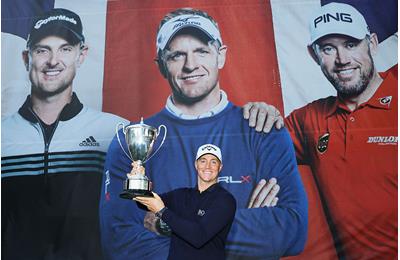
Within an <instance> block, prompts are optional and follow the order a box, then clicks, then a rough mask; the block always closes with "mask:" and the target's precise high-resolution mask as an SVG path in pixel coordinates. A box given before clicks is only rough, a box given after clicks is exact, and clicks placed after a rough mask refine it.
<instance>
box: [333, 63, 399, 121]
mask: <svg viewBox="0 0 400 260" xmlns="http://www.w3.org/2000/svg"><path fill="white" fill-rule="evenodd" d="M379 75H380V76H381V78H382V79H383V81H382V83H381V85H380V86H379V88H378V89H377V90H376V91H375V93H374V95H373V96H372V97H371V98H370V99H369V100H368V101H367V102H365V103H363V104H361V105H360V106H359V107H358V108H357V109H360V108H362V107H364V106H371V107H375V108H381V109H387V110H389V109H391V108H392V107H393V106H395V105H394V104H395V103H397V102H393V101H394V99H395V98H397V95H395V93H394V89H393V82H397V79H396V78H395V76H394V75H393V73H391V72H390V70H388V71H386V72H381V73H379ZM339 110H344V111H348V112H351V111H350V110H349V108H348V107H347V106H346V104H345V103H344V102H343V101H342V100H341V99H340V98H339V97H337V98H336V99H335V102H334V103H333V104H332V106H330V108H329V109H328V113H327V117H329V116H332V115H333V114H335V113H336V112H337V111H339Z"/></svg>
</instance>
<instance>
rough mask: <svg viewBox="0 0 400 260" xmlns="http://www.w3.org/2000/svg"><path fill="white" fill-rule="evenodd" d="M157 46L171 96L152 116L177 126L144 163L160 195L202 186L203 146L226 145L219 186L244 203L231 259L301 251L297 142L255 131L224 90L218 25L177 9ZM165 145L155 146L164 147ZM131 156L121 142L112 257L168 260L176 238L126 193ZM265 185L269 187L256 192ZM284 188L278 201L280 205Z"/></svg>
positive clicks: (108, 245)
mask: <svg viewBox="0 0 400 260" xmlns="http://www.w3.org/2000/svg"><path fill="white" fill-rule="evenodd" d="M156 45H157V61H158V66H159V69H160V72H161V73H162V75H163V76H164V77H165V78H166V79H167V80H168V82H169V84H170V87H171V90H172V93H171V95H170V97H169V98H168V99H167V103H166V107H165V109H163V110H162V111H160V112H159V113H157V114H155V115H154V116H152V117H150V118H148V119H146V120H145V123H146V124H148V125H151V126H161V125H164V126H165V127H166V129H168V134H167V136H166V138H165V141H164V144H163V146H162V148H161V149H160V150H159V152H158V153H156V154H154V156H153V157H152V158H151V159H150V160H147V161H146V163H145V168H146V175H147V176H149V178H150V179H151V181H152V182H153V190H154V191H155V192H157V193H166V192H169V191H171V190H174V189H177V188H182V187H194V186H195V185H196V183H197V173H196V171H195V170H194V168H193V164H192V163H193V161H195V159H196V158H195V156H194V155H195V151H196V149H197V148H198V147H200V146H201V145H202V144H205V143H212V144H215V145H216V146H218V147H223V148H224V150H223V153H222V157H223V158H224V162H225V164H224V168H223V170H222V171H221V172H220V174H219V177H218V179H217V180H218V182H219V185H221V186H222V187H223V188H224V189H226V190H227V191H229V192H230V193H231V194H232V195H233V196H234V198H235V200H236V207H237V211H236V214H235V218H234V221H233V223H232V228H231V230H230V232H229V234H228V237H227V243H226V256H227V258H228V259H229V258H231V259H232V258H251V259H271V258H272V259H277V258H279V257H281V256H285V255H295V254H299V253H300V252H301V251H302V250H303V248H304V244H305V241H306V236H307V206H308V205H307V199H306V194H305V191H304V187H303V184H302V182H301V179H300V176H299V173H298V171H297V164H296V159H295V156H294V150H293V144H292V142H291V139H290V136H289V134H288V132H287V131H286V129H282V130H280V131H277V130H276V129H272V131H271V132H270V133H268V134H265V133H259V132H257V131H256V130H255V129H254V128H251V127H249V124H248V121H247V120H245V119H244V118H243V110H242V108H240V107H237V106H235V105H234V104H232V103H231V102H229V101H228V97H227V95H226V93H225V92H224V91H223V90H221V88H220V84H219V70H220V69H222V68H223V67H224V64H225V57H226V53H227V46H226V45H224V44H223V41H222V37H221V35H220V31H219V28H218V25H217V24H216V22H215V21H214V20H213V19H212V18H211V17H210V16H209V15H208V14H206V13H205V12H203V11H200V10H194V9H189V8H186V9H178V10H175V11H173V12H171V13H169V14H167V15H166V16H165V17H164V18H163V20H162V21H161V24H160V27H159V30H158V33H157V43H156ZM121 132H122V131H120V132H119V133H118V135H117V137H118V138H121V139H122V140H124V141H125V142H124V141H122V140H121V141H122V144H123V146H124V148H127V147H128V146H129V142H128V144H127V145H126V143H127V140H126V139H124V138H123V137H124V136H123V134H122V133H121ZM125 138H126V137H125ZM161 142H162V141H161V140H156V141H155V147H159V145H160V143H161ZM132 159H134V158H132ZM132 159H130V158H128V156H127V155H126V154H124V152H123V150H122V149H121V146H120V144H119V143H118V140H117V138H114V140H113V141H112V143H111V145H110V148H109V151H108V154H107V158H106V165H105V175H104V185H103V189H102V194H101V196H102V199H101V202H100V218H101V230H102V245H103V249H104V253H105V256H106V258H108V259H128V258H135V259H136V258H137V259H157V260H159V259H166V258H167V256H168V252H169V246H170V238H169V237H168V236H163V235H158V234H157V233H156V232H154V231H155V230H154V229H153V226H152V225H151V224H150V225H149V224H146V225H145V223H144V222H146V221H148V217H149V215H150V214H153V213H148V212H146V211H145V210H143V209H141V208H140V207H138V205H137V204H136V203H133V202H132V201H131V200H126V199H121V198H120V197H119V196H120V194H121V192H123V190H124V189H123V183H124V182H125V181H126V178H127V175H126V174H127V173H129V172H131V170H132V167H131V163H132ZM276 183H278V184H279V187H280V190H279V189H278V186H277V185H276ZM256 185H261V186H263V185H264V188H263V189H261V190H260V189H258V188H256V189H254V187H255V186H256ZM257 187H258V186H257ZM273 187H275V188H273ZM125 188H126V186H125ZM128 188H129V187H128ZM278 190H279V201H278V202H277V201H276V200H274V201H273V200H271V199H270V198H271V197H272V198H274V197H275V196H276V193H277V192H278ZM253 193H256V194H253ZM260 194H261V195H260ZM254 197H256V198H257V199H256V200H257V203H253V202H254V201H253V199H254ZM260 198H262V199H261V200H260ZM249 201H250V203H249ZM172 232H173V233H174V232H175V231H174V227H173V226H172Z"/></svg>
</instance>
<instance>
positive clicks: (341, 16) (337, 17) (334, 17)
mask: <svg viewBox="0 0 400 260" xmlns="http://www.w3.org/2000/svg"><path fill="white" fill-rule="evenodd" d="M331 21H337V22H345V23H352V22H353V19H351V15H350V14H346V13H335V14H329V13H327V14H323V15H321V16H318V17H317V18H315V19H314V28H317V26H318V24H319V23H329V22H331Z"/></svg>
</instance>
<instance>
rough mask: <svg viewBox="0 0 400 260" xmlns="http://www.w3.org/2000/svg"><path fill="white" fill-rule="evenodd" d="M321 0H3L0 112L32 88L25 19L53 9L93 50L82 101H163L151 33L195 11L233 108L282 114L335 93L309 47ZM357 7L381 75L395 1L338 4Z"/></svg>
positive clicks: (114, 107) (118, 105) (126, 111)
mask: <svg viewBox="0 0 400 260" xmlns="http://www.w3.org/2000/svg"><path fill="white" fill-rule="evenodd" d="M328 2H331V1H322V2H321V1H318V0H284V1H281V0H270V1H267V0H266V1H257V0H248V1H245V0H231V1H217V0H216V1H209V0H208V1H206V0H203V1H183V0H180V1H178V0H165V1H124V0H119V1H109V2H107V1H100V0H93V1H51V0H40V1H25V0H2V20H1V21H2V60H1V62H2V68H3V69H2V74H1V76H2V89H1V93H2V116H4V115H7V114H10V113H12V112H14V111H16V110H17V109H18V108H19V106H20V105H21V104H22V102H23V101H24V99H25V97H26V95H27V94H28V93H29V90H30V85H29V80H28V78H27V73H26V71H25V67H24V66H23V63H22V58H21V52H22V50H23V49H24V48H25V39H26V37H27V35H28V30H29V25H30V22H31V18H32V17H34V16H35V14H37V13H40V12H42V11H44V10H48V9H50V8H53V7H64V8H69V9H71V10H74V11H75V12H77V13H78V14H79V15H80V16H81V18H82V21H83V25H84V33H85V36H86V39H87V43H88V44H89V47H90V50H89V55H88V58H87V59H86V61H85V63H84V64H83V66H82V67H81V68H80V71H79V72H78V74H77V78H76V80H75V82H74V90H75V91H76V92H77V93H78V96H79V98H80V99H81V100H82V101H83V103H85V104H86V105H88V106H91V107H94V108H97V109H102V110H104V111H107V112H112V113H116V114H119V115H121V116H123V117H125V118H128V119H130V120H135V121H136V120H138V119H139V118H140V117H141V116H149V115H151V114H153V113H155V112H157V111H159V110H160V108H162V107H163V106H164V105H165V99H166V97H167V95H168V93H169V92H170V90H169V86H168V83H167V82H166V81H165V80H164V79H163V78H162V76H161V74H160V73H159V72H158V69H157V66H156V64H155V62H154V58H155V56H156V48H155V35H156V31H157V28H158V24H159V21H160V19H161V18H162V17H163V15H164V14H165V13H167V12H168V11H170V10H173V9H176V8H179V7H187V6H191V7H195V8H200V9H203V10H205V11H207V12H209V13H210V14H211V16H213V17H214V18H215V20H217V21H218V22H219V26H220V28H221V34H222V38H223V41H224V43H225V44H226V45H227V46H228V60H227V64H226V66H225V68H224V70H223V71H222V79H221V86H222V89H224V90H225V91H226V92H227V93H228V97H229V99H230V100H232V101H234V102H235V103H238V104H241V105H243V104H245V103H246V102H248V101H265V102H268V103H270V104H273V105H275V106H277V107H278V108H279V109H280V110H281V111H284V113H285V114H286V115H287V114H288V113H290V112H291V111H292V110H293V109H295V108H298V107H301V106H303V105H305V104H307V103H309V102H310V101H312V100H315V99H318V98H321V97H325V96H328V95H334V94H335V92H334V89H333V88H332V86H331V85H330V83H329V82H328V81H327V80H326V79H325V77H324V76H323V74H322V73H321V71H320V69H319V67H318V66H317V65H316V64H315V63H314V62H313V60H312V59H311V57H310V56H309V55H308V53H307V49H306V45H307V43H308V41H309V32H308V26H307V23H308V19H309V16H310V14H311V13H312V12H313V10H314V9H316V8H317V7H318V6H320V5H321V4H326V3H328ZM341 2H347V3H351V4H353V5H354V6H356V7H357V8H358V9H359V10H360V11H361V12H362V13H363V14H364V16H365V17H366V19H367V22H368V23H369V25H370V27H371V28H370V29H371V31H373V32H377V33H378V38H379V41H380V50H379V55H378V57H376V58H375V60H376V63H377V64H378V68H379V70H380V71H384V70H386V69H388V68H390V67H392V66H393V65H394V64H397V1H396V0H385V1H376V0H363V1H360V0H352V1H349V0H348V1H341Z"/></svg>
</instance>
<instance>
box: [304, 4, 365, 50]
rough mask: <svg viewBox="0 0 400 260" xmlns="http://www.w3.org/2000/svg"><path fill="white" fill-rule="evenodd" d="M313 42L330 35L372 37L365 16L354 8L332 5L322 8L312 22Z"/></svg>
mask: <svg viewBox="0 0 400 260" xmlns="http://www.w3.org/2000/svg"><path fill="white" fill-rule="evenodd" d="M310 34H311V42H310V45H311V44H313V43H314V42H315V41H316V40H318V39H319V38H321V37H323V36H325V35H328V34H343V35H347V36H350V37H353V38H356V39H359V40H361V39H363V38H364V37H365V36H366V35H370V32H369V29H368V25H367V22H366V21H365V19H364V16H363V15H362V14H361V13H360V12H359V11H357V9H355V8H354V7H353V6H351V5H348V4H342V3H330V4H327V5H324V6H322V7H321V8H320V9H319V10H318V11H317V12H316V13H314V15H313V16H312V19H311V21H310Z"/></svg>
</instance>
